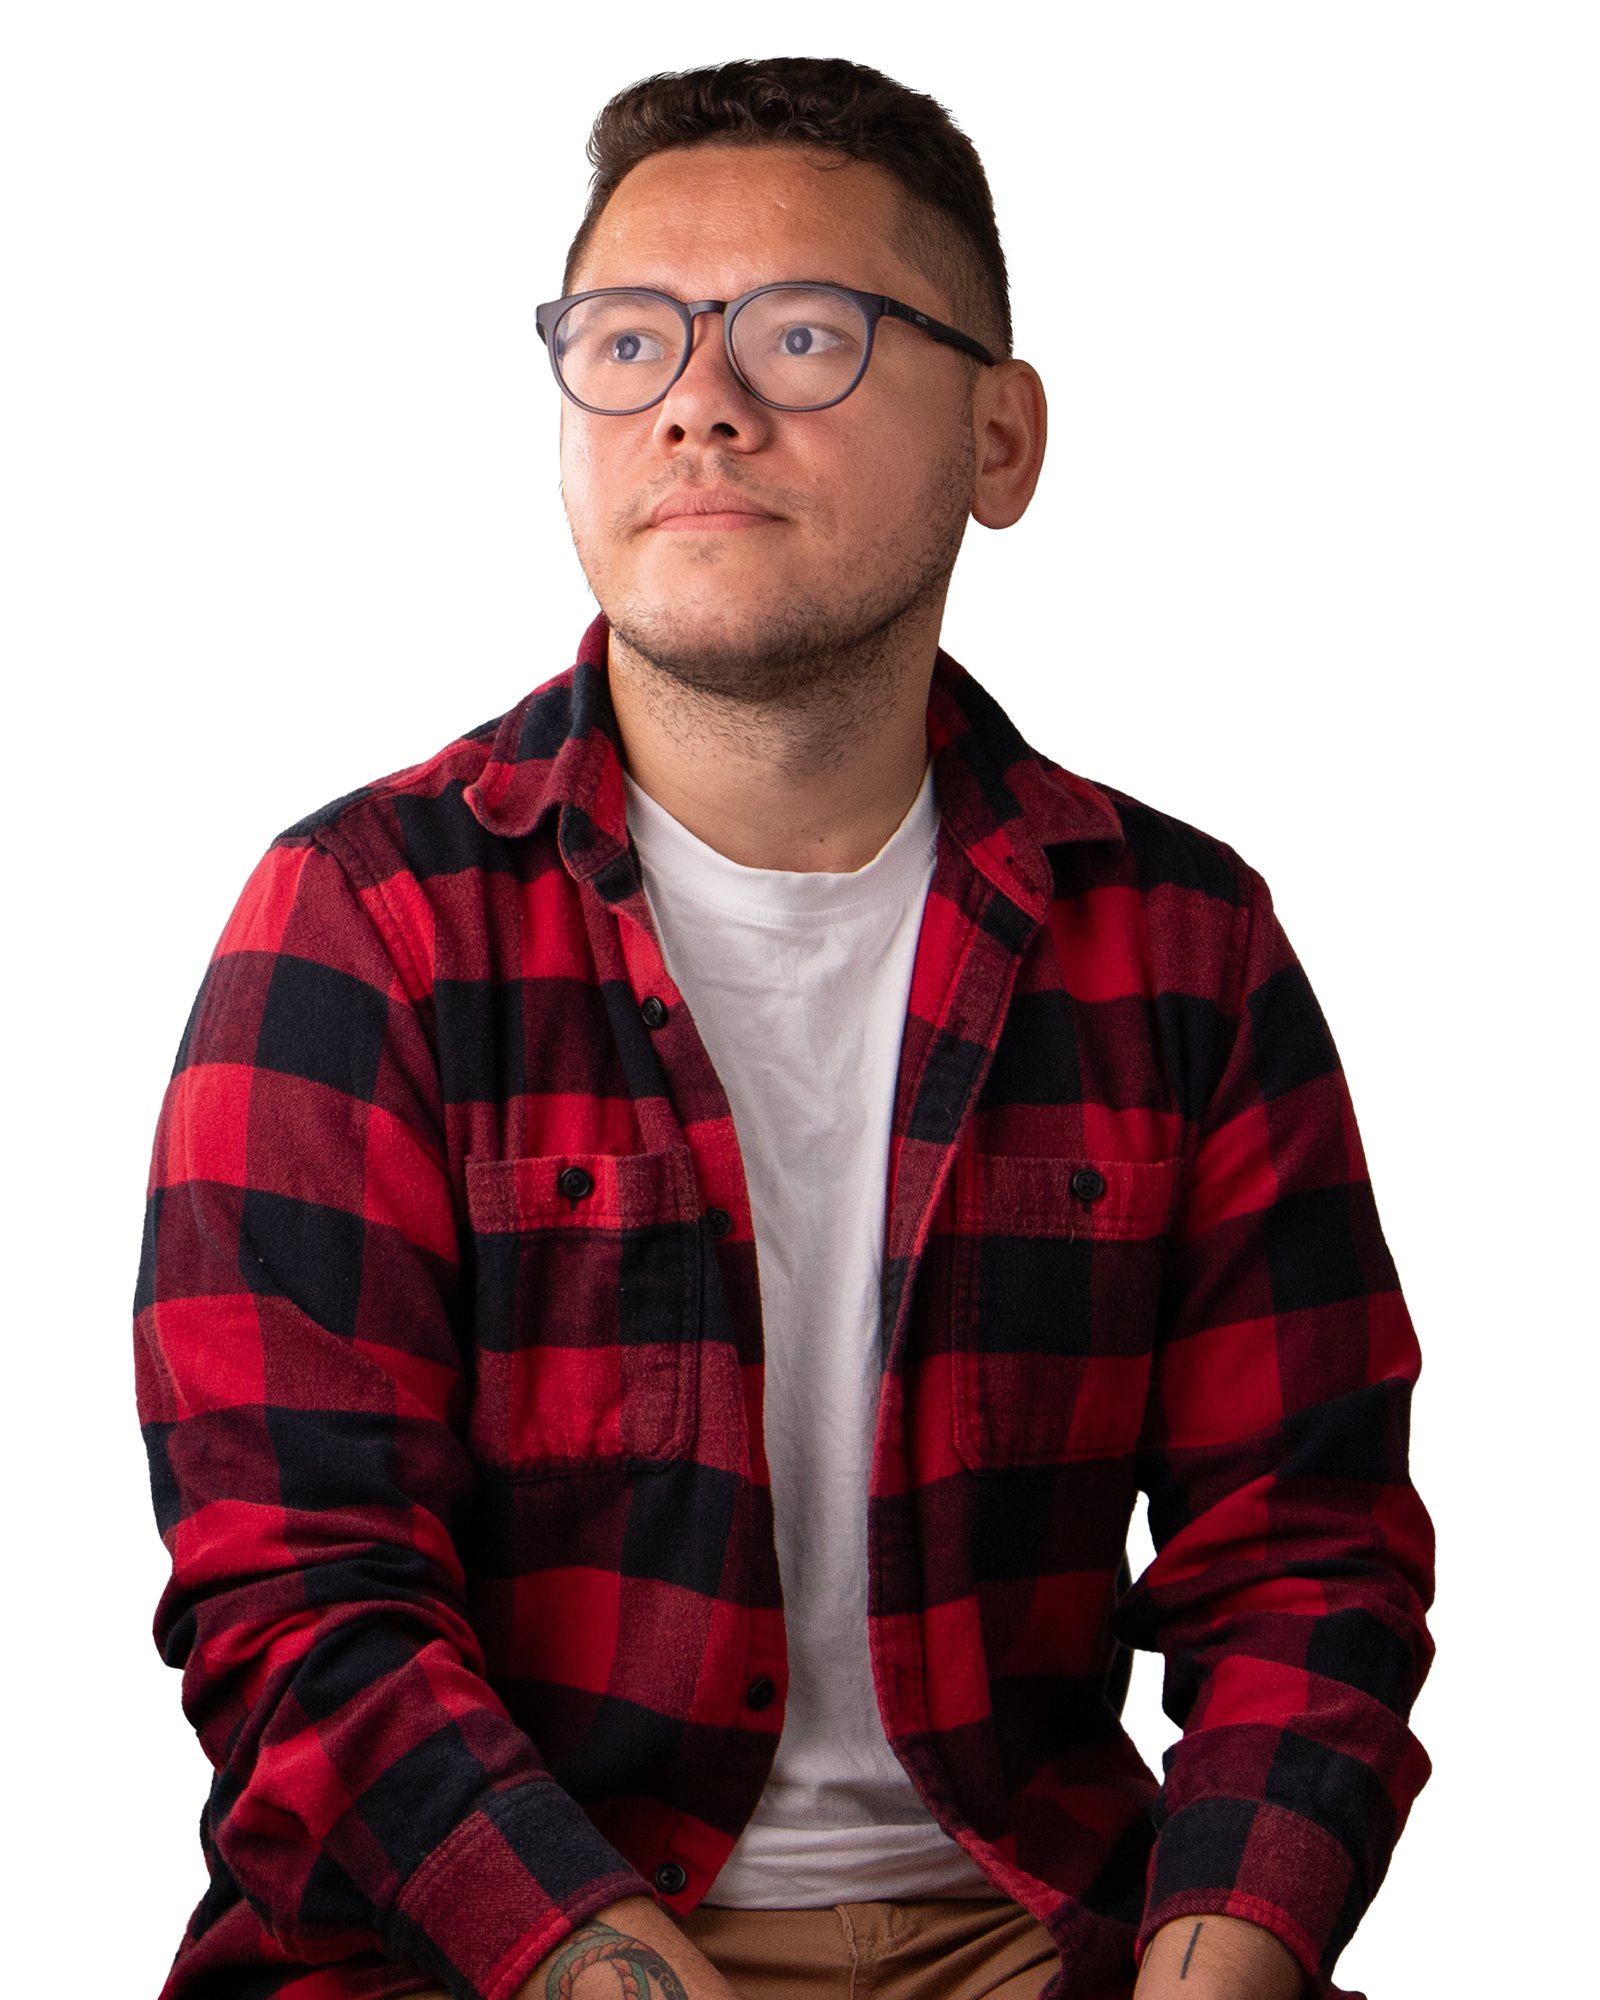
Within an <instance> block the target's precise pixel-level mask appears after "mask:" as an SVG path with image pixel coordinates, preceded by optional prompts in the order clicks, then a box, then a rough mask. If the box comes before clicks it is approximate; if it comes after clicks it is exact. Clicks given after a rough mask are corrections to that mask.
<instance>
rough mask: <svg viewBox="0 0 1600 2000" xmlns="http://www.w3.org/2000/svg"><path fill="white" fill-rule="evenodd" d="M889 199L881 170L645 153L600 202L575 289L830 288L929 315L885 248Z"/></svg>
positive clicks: (767, 156) (846, 163) (890, 189)
mask: <svg viewBox="0 0 1600 2000" xmlns="http://www.w3.org/2000/svg"><path fill="white" fill-rule="evenodd" d="M900 200H901V197H900V190H899V188H898V186H897V185H896V183H895V182H894V181H893V180H892V179H891V177H890V176H889V175H888V174H886V173H885V172H883V170H882V169H881V168H878V167H873V166H867V165H865V164H863V163H862V162H861V161H859V160H840V159H838V158H837V157H836V156H829V155H827V154H823V153H817V152H814V151H810V150H807V149H802V148H801V147H798V146H738V145H717V144H715V143H710V144H705V145H698V146H684V147H680V148H677V149H676V150H674V151H672V152H668V153H655V154H652V156H651V157H650V158H649V159H647V160H643V161H641V162H640V164H639V165H638V166H636V167H635V168H634V169H633V171H632V172H631V173H630V174H628V175H627V177H626V178H625V179H624V180H623V181H622V183H621V185H620V186H619V187H618V188H617V191H616V193H615V194H613V195H612V197H611V199H610V201H609V202H607V204H606V206H605V209H604V211H603V212H602V214H601V216H600V220H599V222H598V223H597V225H596V227H595V231H594V234H593V236H592V237H591V238H590V240H589V243H588V245H587V247H586V248H585V250H584V254H583V257H582V259H581V261H580V263H579V265H578V269H577V271H576V272H575V274H574V277H573V289H574V290H586V289H589V288H591V287H597V286H601V285H617V284H622V285H651V286H654V287H657V288H659V289H660V290H663V291H669V292H674V293H676V294H677V295H678V296H679V297H680V298H733V297H736V296H737V295H738V294H739V293H740V292H742V291H747V290H749V289H750V288H751V287H752V286H754V285H760V284H765V283H768V282H769V281H773V280H776V279H780V278H832V279H834V280H836V281H837V282H839V283H841V284H847V285H854V286H856V287H857V288H858V289H860V290H862V291H883V292H893V293H895V294H896V296H898V297H901V298H905V299H907V300H909V301H910V303H912V304H914V305H924V304H926V309H928V310H930V311H931V310H936V309H937V301H936V300H935V299H934V297H933V295H932V294H931V293H930V296H929V300H928V301H926V302H925V301H924V300H923V299H922V298H921V297H920V296H919V293H920V292H921V291H926V290H927V289H928V285H927V280H926V279H925V278H922V277H920V276H919V274H918V273H916V272H915V271H913V270H912V268H911V266H910V265H908V264H906V263H905V262H904V260H903V259H902V258H901V257H900V256H899V254H898V253H897V252H896V250H895V248H894V244H893V239H894V236H895V232H896V228H897V225H898V223H899V220H900Z"/></svg>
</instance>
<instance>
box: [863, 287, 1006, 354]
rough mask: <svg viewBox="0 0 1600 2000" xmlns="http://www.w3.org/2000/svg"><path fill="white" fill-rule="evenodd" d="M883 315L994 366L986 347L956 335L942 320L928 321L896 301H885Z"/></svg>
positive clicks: (953, 329)
mask: <svg viewBox="0 0 1600 2000" xmlns="http://www.w3.org/2000/svg"><path fill="white" fill-rule="evenodd" d="M883 313H884V317H885V318H886V319H903V320H905V321H906V322H907V324H908V325H911V326H920V327H921V328H922V330H923V332H924V333H925V334H927V335H928V336H929V338H930V339H932V340H937V341H939V342H940V343H941V344H942V345H943V346H945V347H957V348H959V349H960V350H961V352H962V353H963V354H970V355H971V356H972V357H973V359H974V360H977V361H981V362H982V363H983V364H984V366H985V367H987V368H992V367H993V366H994V356H993V355H992V354H991V353H990V352H989V350H988V348H987V347H980V346H979V344H978V342H977V341H975V340H973V339H971V338H970V337H969V336H968V335H966V334H964V333H957V331H956V329H955V328H954V327H953V326H946V325H945V324H944V322H943V321H942V320H937V319H929V317H928V315H927V314H926V313H920V312H918V311H917V309H916V307H915V306H907V305H902V304H901V303H900V301H899V300H898V299H885V300H884V301H883Z"/></svg>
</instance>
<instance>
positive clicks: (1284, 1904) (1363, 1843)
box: [1117, 873, 1433, 1991]
mask: <svg viewBox="0 0 1600 2000" xmlns="http://www.w3.org/2000/svg"><path fill="white" fill-rule="evenodd" d="M1246 884H1247V888H1248V889H1249V891H1250V901H1249V904H1248V907H1247V908H1246V909H1245V910H1244V911H1243V912H1242V913H1241V921H1240V932H1241V935H1240V939H1239V945H1238V950H1237V953H1236V965H1237V966H1238V968H1239V972H1240V975H1241V976H1240V977H1239V980H1238V991H1239V994H1240V1000H1239V1004H1238V1006H1237V1008H1236V1010H1235V1019H1234V1020H1233V1022H1232V1023H1231V1027H1232V1045H1231V1051H1230V1053H1229V1055H1228V1058H1227V1061H1226V1064H1225V1066H1224V1068H1223V1072H1222V1074H1221V1077H1220V1080H1219V1081H1218V1082H1217V1085H1216V1087H1215V1089H1214V1090H1213V1091H1212V1093H1211V1096H1210V1100H1209V1103H1208V1106H1207V1109H1206V1112H1205V1116H1204V1121H1203V1125H1202V1129H1201V1134H1200V1140H1199V1145H1198V1150H1197V1153H1196V1156H1195V1159H1194V1162H1193V1165H1192V1168H1191V1171H1190V1173H1189V1176H1188V1180H1187V1184H1186V1189H1185V1192H1184V1195H1183V1198H1182V1202H1181V1208H1180V1213H1179V1216H1178V1222H1177V1230H1176V1238H1175V1247H1174V1253H1173V1257H1172V1260H1171V1267H1170V1271H1169V1291H1168V1303H1167V1308H1166V1325H1165V1330H1164V1338H1163V1341H1162V1345H1161V1350H1160V1353H1159V1356H1158V1360H1157V1371H1156V1379H1155V1385H1154V1390H1153V1394H1152V1399H1151V1405H1150V1412H1149V1418H1148V1421H1147V1425H1146V1431H1145V1438H1144V1463H1143V1481H1142V1483H1143V1484H1144V1486H1145V1488H1146V1490H1147V1491H1148V1493H1149V1496H1150V1526H1151V1534H1152V1538H1153V1540H1154V1543H1155V1546H1156V1550H1157V1554H1156V1557H1155V1560H1154V1562H1153V1563H1152V1564H1151V1565H1150V1568H1149V1569H1148V1570H1147V1571H1146V1573H1145V1574H1144V1576H1143V1577H1142V1578H1141V1579H1140V1580H1139V1582H1138V1583H1137V1584H1136V1586H1135V1587H1134V1589H1133V1590H1132V1591H1131V1592H1130V1593H1129V1595H1128V1596H1127V1597H1126V1598H1125V1599H1124V1600H1123V1602H1122V1605H1121V1606H1120V1608H1119V1611H1118V1616H1117V1629H1118V1632H1119V1634H1120V1636H1121V1637H1122V1638H1123V1639H1124V1640H1125V1641H1126V1642H1127V1643H1129V1644H1131V1645H1136V1646H1143V1647H1148V1648H1153V1649H1156V1650H1159V1651H1161V1652H1162V1653H1163V1654H1164V1655H1165V1659H1166V1675H1165V1690H1164V1696H1163V1705H1164V1707H1165V1708H1166V1711H1167V1713H1168V1715H1169V1716H1171V1717H1172V1719H1173V1720H1174V1721H1175V1722H1178V1723H1180V1724H1181V1725H1182V1728H1183V1736H1182V1738H1181V1740H1180V1741H1179V1742H1178V1743H1177V1744H1175V1745H1174V1747H1173V1748H1172V1749H1171V1750H1169V1751H1168V1753H1167V1757H1166V1775H1165V1783H1164V1786H1163V1790H1162V1796H1161V1802H1160V1808H1159V1822H1160V1824H1159V1834H1158V1838H1157V1843H1156V1847H1155V1850H1154V1853H1153V1856H1152V1859H1151V1865H1150V1876H1149V1888H1148V1898H1147V1904H1146V1911H1145V1917H1144V1922H1143V1925H1142V1927H1141V1931H1140V1939H1139V1948H1140V1950H1141V1951H1142V1950H1143V1948H1144V1946H1145V1944H1147V1943H1148V1941H1149V1940H1150V1938H1151V1937H1153V1936H1154V1934H1155V1932H1156V1931H1157V1930H1158V1929H1160V1927H1161V1926H1162V1925H1163V1924H1166V1923H1169V1922H1171V1921H1173V1920H1174V1919H1176V1918H1184V1917H1190V1916H1203V1915H1209V1914H1227V1915H1232V1916H1237V1917H1242V1918H1245V1919H1248V1920H1249V1921H1251V1922H1253V1923H1257V1924H1260V1925H1262V1926H1264V1927H1265V1928H1266V1929H1267V1930H1270V1931H1272V1932H1274V1933H1275V1934H1276V1935H1277V1936H1278V1937H1279V1938H1281V1939H1282V1940H1283V1942H1284V1943H1285V1944H1286V1945H1288V1946H1289V1948H1290V1949H1291V1950H1292V1951H1293V1952H1294V1953H1295V1955H1296V1957H1297V1958H1298V1959H1299V1960H1300V1962H1301V1964H1302V1966H1303V1967H1304V1969H1305V1971H1306V1973H1307V1975H1308V1976H1309V1977H1310V1979H1311V1980H1312V1982H1313V1989H1314V1990H1317V1991H1326V1990H1327V1987H1326V1982H1327V1979H1328V1975H1329V1973H1330V1972H1331V1969H1332V1966H1333V1963H1334V1960H1335V1959H1336V1957H1337V1955H1338V1953H1339V1951H1340V1950H1341V1949H1342V1947H1343V1946H1344V1944H1345V1943H1346V1942H1347V1941H1348V1939H1349V1937H1350V1935H1351V1933H1352V1932H1353V1931H1354V1929H1355V1927H1356V1924H1357V1922H1358V1921H1359V1920H1360V1917H1361V1915H1362V1913H1363V1911H1364V1910H1365V1909H1366V1906H1367V1904H1368V1902H1369V1901H1370V1900H1371V1898H1372V1896H1373V1895H1374V1894H1375V1893H1376V1891H1377V1888H1378V1886H1379V1884H1380V1883H1381V1882H1382V1880H1383V1876H1384V1872H1385V1870H1386V1868H1387V1866H1388V1861H1389V1856H1390V1852H1391V1850H1392V1848H1393V1846H1394V1842H1395V1840H1396V1839H1397V1838H1398V1836H1399V1833H1400V1830H1401V1828H1402V1827H1403V1825H1404V1823H1405V1818H1406V1814H1407V1812H1408V1810H1409V1808H1410V1805H1411V1802H1412V1800H1413V1799H1414V1797H1415V1796H1416V1793H1417V1792H1418V1791H1419V1790H1420V1789H1421V1786H1422V1784H1423V1783H1424V1782H1425V1780H1426V1778H1427V1775H1428V1769H1429V1766H1428V1761H1427V1758H1426V1756H1425V1755H1424V1753H1423V1751H1422V1749H1421V1746H1420V1745H1419V1744H1418V1743H1417V1742H1416V1740H1415V1738H1414V1737H1413V1736H1412V1735H1411V1733H1410V1731H1409V1729H1408V1728H1407V1726H1406V1718H1407V1716H1408V1714H1409V1711H1410V1707H1411V1704H1412V1701H1413V1699H1414V1698H1415V1696H1416V1693H1417V1690H1418V1688H1419V1687H1420V1685H1421V1683H1422V1679H1423V1677H1424V1675H1425V1674H1426V1672H1427V1668H1428V1664H1429V1660H1430V1658H1431V1645H1430V1642H1429V1639H1428V1635H1427V1630H1426V1627H1425V1624H1424V1610H1425V1608H1426V1605H1427V1604H1428V1602H1429V1601H1430V1599H1431V1593H1432V1558H1433V1543H1432V1531H1431V1528H1430V1526H1429V1522H1428V1517H1427V1515H1426V1513H1425V1512H1424V1510H1423V1508H1422V1505H1421V1503H1420V1501H1419V1500H1418V1498H1417V1495H1416V1493H1415V1492H1414V1490H1413V1489H1412V1486H1411V1483H1410V1478H1409V1475H1408V1471H1407V1432H1408V1415H1409V1405H1410V1394H1411V1389H1412V1385H1413V1384H1414V1382H1415V1380H1416V1377H1417V1371H1418V1366H1419V1357H1418V1351H1417V1344H1416V1339H1415V1336H1414V1335H1413V1332H1412V1328H1411V1322H1410V1319H1409V1317H1408V1316H1407V1313H1406V1309H1405V1306H1404V1303H1403V1302H1402V1300H1401V1297H1400V1292H1399V1288H1398V1281H1397V1279H1396V1276H1395V1270H1394V1266H1393V1263H1392V1262H1391V1260H1390V1256H1389V1252H1388V1249H1387V1247H1386V1246H1385V1243H1384V1240H1383V1235H1382V1231H1381V1230H1380V1228H1379V1224H1378V1217H1377V1212H1376V1209H1375V1207H1374V1205H1373V1199H1372V1191H1371V1188H1370V1185H1369V1183H1368V1180H1367V1174H1366V1167H1365V1163H1364V1159H1363V1156H1362V1151H1361V1143H1360V1140H1359V1138H1358V1136H1357V1132H1356V1127H1355V1122H1354V1118H1353V1116H1352V1113H1351V1108H1350V1101H1349V1097H1348V1094H1347V1091H1346V1088H1345V1082H1344V1077H1343V1074H1342V1072H1341V1070H1340V1068H1339V1063H1338V1058H1337V1056H1336V1055H1335V1053H1334V1048H1333V1043H1332V1041H1331V1039H1330V1037H1329V1034H1328V1030H1327V1027H1326V1025H1325V1023H1324V1021H1323V1018H1322V1014H1321V1011H1320V1009H1319V1008H1318V1005H1317V1002H1316V999H1315V997H1314V996H1313V994H1312V992H1311V988H1310V986H1309V985H1308V983H1307V981H1306V978H1305V975H1304V973H1303V972H1302V971H1301V969H1300V967H1299V965H1298V964H1297V962H1296V961H1295V958H1294V955H1293V953H1292V952H1291V950H1290V948H1289V945H1288V942H1287V940H1286V939H1285V938H1284V935H1283V932H1282V930H1281V929H1280V928H1279V926H1278V923H1277V920H1276V918H1275V917H1274V915H1273V913H1272V907H1271V903H1270V900H1269V898H1268V896H1267V892H1266V888H1265V885H1264V884H1262V883H1261V882H1260V881H1259V880H1258V879H1257V878H1255V877H1253V876H1249V875H1248V873H1247V874H1246Z"/></svg>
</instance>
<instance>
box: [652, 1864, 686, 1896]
mask: <svg viewBox="0 0 1600 2000" xmlns="http://www.w3.org/2000/svg"><path fill="white" fill-rule="evenodd" d="M688 1879H689V1871H688V1869H686V1868H682V1867H680V1866H679V1865H678V1863H677V1862H676V1861H663V1862H662V1864H661V1866H660V1867H659V1868H658V1869H657V1870H656V1887H657V1888H658V1889H659V1890H660V1891H661V1893H662V1895H663V1896H676V1895H677V1894H678V1893H679V1891H680V1890H681V1889H682V1888H683V1885H684V1884H685V1883H686V1882H687V1881H688Z"/></svg>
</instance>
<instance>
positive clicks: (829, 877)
mask: <svg viewBox="0 0 1600 2000" xmlns="http://www.w3.org/2000/svg"><path fill="white" fill-rule="evenodd" d="M622 782H623V785H624V786H625V788H626V792H627V803H628V827H629V831H630V832H631V833H632V835H633V838H634V844H635V846H636V847H637V848H638V849H639V851H640V854H641V857H643V856H646V855H647V856H648V865H649V867H650V868H651V870H652V872H654V873H656V874H658V875H662V876H665V877H667V878H668V879H670V880H671V882H672V884H673V887H674V891H675V893H676V894H677V895H678V896H680V897H687V898H689V899H691V900H692V901H694V902H696V903H698V904H700V905H701V906H702V907H704V908H705V909H707V910H709V911H714V912H716V913H717V914H719V915H722V916H729V917H735V918H738V919H739V920H740V921H741V922H744V923H751V924H767V925H771V926H773V927H775V928H784V929H787V928H789V927H792V926H803V925H806V924H810V923H825V922H829V921H832V920H833V919H835V918H837V917H840V916H844V915H847V914H849V913H850V912H852V911H854V910H858V909H865V908H869V907H871V906H873V905H881V904H883V903H884V902H886V901H887V902H893V901H895V900H897V899H898V898H899V897H900V896H902V895H904V894H909V893H911V892H912V891H913V890H914V889H915V888H916V886H917V885H918V883H919V882H920V881H921V879H922V877H923V876H924V874H925V873H926V871H927V867H928V861H929V858H930V856H931V854H932V853H933V850H934V849H935V848H936V847H937V845H938V839H939V805H938V799H937V797H936V795H935V791H934V783H933V766H932V765H931V764H930V765H929V766H928V769H927V770H926V771H925V772H924V773H923V778H922V783H921V785H920V786H919V788H918V790H917V796H916V798H915V799H913V800H912V802H911V807H910V810H909V811H908V812H907V813H906V816H905V818H904V819H903V820H901V822H900V824H899V825H898V826H897V827H896V828H895V830H894V832H893V833H892V834H890V836H889V838H888V839H887V840H886V841H885V842H884V844H883V846H882V847H880V848H879V849H878V852H877V853H876V854H875V855H874V856H873V857H872V859H871V860H870V861H868V862H866V863H865V864H864V865H863V866H862V867H860V868H855V869H851V870H849V871H848V872H844V873H838V874H833V873H824V872H821V871H802V870H795V869H787V868H747V867H746V866H745V865H744V863H743V862H740V861H732V860H730V859H729V858H728V856H727V855H726V854H720V853H718V851H717V849H716V848H714V847H711V846H708V845H707V843H706V842H705V841H703V840H701V839H700V838H699V836H698V835H697V834H693V833H691V832H690V831H689V829H688V828H687V827H686V826H685V825H684V824H683V823H682V821H681V820H676V819H674V818H673V816H672V814H671V813H669V812H668V811H667V809H666V807H665V806H662V805H658V804H657V802H656V801H655V800H654V799H653V798H651V796H650V794H649V793H648V792H645V791H642V790H641V789H640V788H639V786H638V785H636V784H635V783H634V781H633V779H632V778H630V777H629V776H628V775H627V774H626V773H624V774H623V780H622Z"/></svg>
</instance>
